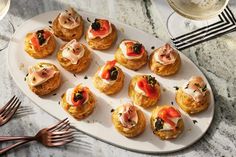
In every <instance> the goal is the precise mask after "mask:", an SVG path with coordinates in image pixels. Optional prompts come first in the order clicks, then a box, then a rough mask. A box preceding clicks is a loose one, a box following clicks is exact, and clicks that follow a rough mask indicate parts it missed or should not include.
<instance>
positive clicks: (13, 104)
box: [1, 98, 19, 117]
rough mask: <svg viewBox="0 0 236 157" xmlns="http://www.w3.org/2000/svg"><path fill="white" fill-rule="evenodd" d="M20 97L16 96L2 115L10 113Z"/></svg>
mask: <svg viewBox="0 0 236 157" xmlns="http://www.w3.org/2000/svg"><path fill="white" fill-rule="evenodd" d="M18 102H19V99H18V98H16V99H15V100H14V101H13V102H12V103H11V104H10V105H8V107H7V108H6V109H5V111H3V112H2V114H1V116H2V117H5V115H8V114H9V113H10V112H11V111H12V110H13V109H14V108H15V107H16V105H17V104H18Z"/></svg>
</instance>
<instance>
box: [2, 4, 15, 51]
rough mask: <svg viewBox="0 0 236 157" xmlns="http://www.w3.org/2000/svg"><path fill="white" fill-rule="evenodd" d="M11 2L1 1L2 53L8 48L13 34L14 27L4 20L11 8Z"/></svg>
mask: <svg viewBox="0 0 236 157" xmlns="http://www.w3.org/2000/svg"><path fill="white" fill-rule="evenodd" d="M10 3H11V1H10V0H0V51H1V50H2V49H4V48H6V46H7V44H8V42H9V40H10V38H11V35H12V33H13V28H12V25H11V24H10V23H9V21H8V20H6V19H4V17H5V16H6V14H7V12H8V10H9V8H10Z"/></svg>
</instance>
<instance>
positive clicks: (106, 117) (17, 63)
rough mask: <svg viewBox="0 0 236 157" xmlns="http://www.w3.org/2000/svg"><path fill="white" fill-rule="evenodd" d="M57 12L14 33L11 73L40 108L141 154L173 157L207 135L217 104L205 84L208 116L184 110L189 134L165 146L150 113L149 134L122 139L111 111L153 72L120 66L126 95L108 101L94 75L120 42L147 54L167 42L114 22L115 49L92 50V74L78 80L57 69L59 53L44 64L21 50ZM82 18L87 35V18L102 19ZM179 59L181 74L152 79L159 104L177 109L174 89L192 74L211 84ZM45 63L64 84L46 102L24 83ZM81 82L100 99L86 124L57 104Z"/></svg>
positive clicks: (37, 18)
mask: <svg viewBox="0 0 236 157" xmlns="http://www.w3.org/2000/svg"><path fill="white" fill-rule="evenodd" d="M58 13H59V11H52V12H47V13H43V14H41V15H38V16H36V17H33V18H32V19H30V20H28V21H26V22H24V24H23V25H22V26H21V27H20V28H18V30H17V31H16V32H15V34H14V35H13V37H12V39H11V41H10V44H9V52H8V66H9V71H10V73H11V75H12V77H13V79H14V81H15V82H16V84H17V85H18V86H19V88H20V89H21V90H22V91H23V92H24V93H25V94H26V95H27V96H28V97H29V98H31V99H32V100H33V101H34V102H35V103H36V104H37V105H38V106H39V107H40V108H42V109H43V110H45V111H46V112H48V113H49V114H51V115H52V116H54V117H56V118H58V119H61V120H62V119H64V118H66V117H69V119H70V122H71V123H72V124H73V125H74V126H75V127H76V128H77V129H79V130H81V131H82V132H84V133H86V134H88V135H91V136H93V137H95V138H98V139H100V140H102V141H105V142H108V143H110V144H113V145H116V146H119V147H122V148H125V149H129V150H133V151H138V152H146V153H166V152H173V151H177V150H180V149H183V148H185V147H187V146H190V145H191V144H193V143H194V142H196V141H197V140H198V139H200V138H201V137H202V136H203V134H204V133H205V132H206V131H207V129H208V127H209V126H210V124H211V121H212V118H213V115H214V99H213V94H212V91H211V88H210V85H209V83H207V86H208V88H209V90H210V93H211V94H210V97H211V104H210V106H209V108H208V109H207V110H206V111H204V112H202V113H200V114H197V115H196V116H191V117H189V116H188V115H187V114H185V113H184V112H183V111H181V112H182V113H183V119H184V122H185V130H184V132H183V134H182V135H181V136H180V137H179V138H178V139H175V140H170V141H162V140H160V139H159V138H158V137H156V136H155V135H154V134H153V133H152V130H151V129H150V124H149V117H150V110H143V111H144V113H145V115H146V121H147V126H146V130H145V132H144V133H143V134H142V135H140V136H138V137H137V138H133V139H129V138H126V137H123V136H122V135H120V134H119V133H118V132H117V131H116V130H115V128H114V127H113V125H112V121H111V109H112V108H116V107H117V106H118V105H121V104H123V103H125V102H130V99H129V98H128V96H127V95H128V94H127V89H128V88H127V87H128V83H129V81H130V79H131V77H132V76H134V75H136V74H151V72H150V70H149V69H148V67H147V66H146V67H145V68H142V69H141V70H139V71H137V72H135V71H132V70H128V69H126V68H124V67H122V66H119V67H121V68H122V70H123V71H124V73H125V84H124V87H123V89H122V91H121V92H119V93H118V94H116V95H114V96H106V95H105V94H102V93H100V92H99V91H98V90H97V89H95V88H94V86H93V85H92V76H93V75H94V74H95V72H96V70H97V68H98V66H99V65H102V64H104V63H105V61H107V60H112V59H113V58H114V52H115V49H116V47H117V45H118V43H120V41H121V40H123V39H135V40H138V41H140V42H141V43H143V44H144V46H145V47H146V49H147V51H148V52H151V51H152V50H151V47H152V46H155V48H157V47H160V46H162V45H163V44H164V43H163V42H162V41H161V40H160V39H157V38H155V37H153V36H151V35H149V34H147V33H144V32H142V31H140V30H137V29H135V28H132V27H130V26H127V25H124V24H121V23H119V22H117V21H115V20H112V19H110V20H111V22H112V23H114V24H115V25H116V27H117V29H118V40H117V42H116V44H115V46H114V47H112V48H111V49H109V50H107V51H103V52H99V51H93V52H94V53H92V56H93V62H92V64H91V65H90V67H89V69H88V70H87V71H86V72H84V73H82V74H78V75H77V76H76V77H75V76H74V75H73V74H71V73H69V72H67V71H66V70H64V69H63V68H62V67H61V66H60V65H59V63H58V62H57V60H56V52H55V53H54V54H53V55H52V56H50V57H48V58H46V59H33V58H32V57H30V56H29V55H28V54H27V53H26V52H24V49H23V46H24V37H25V35H26V33H28V32H30V31H34V30H37V29H40V28H43V27H45V26H49V24H48V21H52V20H53V19H54V18H55V17H56V16H57V15H58ZM79 13H80V14H81V15H82V16H83V19H84V21H85V24H86V27H85V30H86V29H87V28H88V24H89V23H88V21H87V20H86V19H87V17H89V19H90V20H91V21H92V20H93V19H94V18H95V17H98V18H99V16H97V15H94V14H91V13H85V12H82V11H79ZM100 18H101V17H100ZM81 42H82V43H85V44H86V42H85V40H84V37H83V38H82V39H81ZM57 43H58V45H60V44H61V43H62V42H61V41H60V40H59V39H57ZM59 43H60V44H59ZM86 45H87V44H86ZM58 47H59V46H57V48H58ZM180 56H181V59H182V67H181V69H180V71H179V72H178V74H176V75H174V76H171V77H159V76H157V75H154V74H152V75H153V76H155V77H156V78H157V80H158V81H159V82H160V84H161V86H162V94H161V100H160V101H159V104H171V102H174V105H175V106H177V105H176V103H175V89H174V88H173V87H174V86H181V85H182V84H183V83H184V82H185V81H187V80H188V79H189V78H190V77H191V76H193V75H200V76H202V77H203V78H204V80H205V81H207V80H206V78H205V77H204V75H203V74H202V73H201V71H200V70H199V69H198V68H197V67H196V66H195V65H194V64H193V63H192V62H191V61H190V60H189V59H188V58H187V57H185V56H184V55H183V54H182V53H180ZM41 61H46V62H50V63H53V64H55V65H56V66H57V67H58V68H59V70H60V71H61V73H62V78H63V84H62V86H61V87H60V88H59V90H57V91H55V92H54V93H52V94H50V95H49V96H46V97H38V96H37V95H35V94H34V93H32V92H31V91H30V89H29V88H28V86H27V84H26V82H25V81H24V78H25V75H26V74H27V67H28V66H31V65H34V64H35V63H37V62H41ZM84 76H88V79H84ZM79 83H83V84H84V85H86V86H88V87H89V88H90V89H91V91H92V92H93V93H94V94H95V96H96V99H97V103H96V108H95V110H94V112H93V114H92V115H90V116H89V117H88V118H87V119H85V120H82V121H77V120H75V119H74V118H72V117H71V116H70V115H69V114H67V113H66V112H65V111H64V110H63V109H62V108H61V106H60V105H59V104H58V102H59V101H60V96H61V95H62V94H63V93H64V92H65V91H66V89H67V88H69V87H74V86H75V85H77V84H79ZM55 93H56V95H55ZM177 107H178V106H177ZM39 120H46V119H43V117H42V119H39ZM193 120H196V121H197V123H196V124H194V123H193Z"/></svg>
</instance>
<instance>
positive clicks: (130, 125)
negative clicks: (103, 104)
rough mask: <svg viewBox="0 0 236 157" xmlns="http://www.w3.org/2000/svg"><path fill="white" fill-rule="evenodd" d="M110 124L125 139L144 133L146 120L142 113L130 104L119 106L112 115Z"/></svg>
mask: <svg viewBox="0 0 236 157" xmlns="http://www.w3.org/2000/svg"><path fill="white" fill-rule="evenodd" d="M112 123H113V124H114V126H115V128H116V129H117V130H118V131H119V132H120V133H121V134H122V135H124V136H126V137H129V138H131V137H135V136H138V135H140V134H141V133H143V132H144V130H145V127H146V119H145V116H144V114H143V112H142V111H141V110H140V109H138V108H137V107H136V106H134V105H132V104H129V103H127V104H124V105H122V106H119V107H118V108H117V109H116V110H115V111H114V112H113V113H112Z"/></svg>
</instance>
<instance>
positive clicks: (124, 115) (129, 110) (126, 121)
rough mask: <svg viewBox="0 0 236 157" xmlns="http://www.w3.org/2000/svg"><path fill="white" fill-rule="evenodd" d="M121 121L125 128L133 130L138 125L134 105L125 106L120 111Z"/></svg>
mask: <svg viewBox="0 0 236 157" xmlns="http://www.w3.org/2000/svg"><path fill="white" fill-rule="evenodd" d="M119 119H120V122H121V124H122V125H123V126H124V127H125V128H132V127H133V126H135V125H136V124H137V123H138V114H137V109H136V107H135V106H134V105H131V104H125V105H123V106H122V108H121V109H120V111H119Z"/></svg>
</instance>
